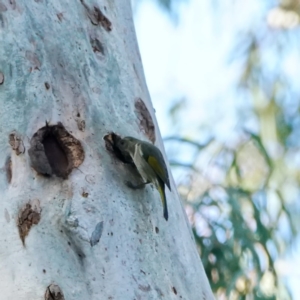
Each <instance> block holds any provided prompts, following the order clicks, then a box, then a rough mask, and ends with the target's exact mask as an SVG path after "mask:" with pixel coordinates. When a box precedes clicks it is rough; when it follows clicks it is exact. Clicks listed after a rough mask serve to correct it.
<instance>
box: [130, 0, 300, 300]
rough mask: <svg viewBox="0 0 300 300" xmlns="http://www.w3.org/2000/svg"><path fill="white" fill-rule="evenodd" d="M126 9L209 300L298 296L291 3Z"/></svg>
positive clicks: (239, 1)
mask: <svg viewBox="0 0 300 300" xmlns="http://www.w3.org/2000/svg"><path fill="white" fill-rule="evenodd" d="M132 5H133V10H134V18H135V25H136V31H137V36H138V41H139V46H140V51H141V56H142V60H143V65H144V70H145V74H146V79H147V84H148V88H149V91H150V94H151V97H152V102H153V105H154V108H155V109H156V116H157V119H158V122H159V125H160V130H161V133H162V136H163V138H164V143H165V149H166V152H167V155H168V159H169V161H170V164H171V167H172V173H173V176H174V178H175V180H176V183H177V186H178V191H179V192H180V195H181V198H182V200H183V202H184V204H185V207H186V212H187V215H188V217H189V220H190V223H191V226H192V229H193V232H194V236H195V241H196V243H197V248H198V250H199V255H200V256H201V259H202V262H203V265H204V268H205V270H206V274H207V276H208V278H209V281H210V284H211V287H212V289H213V291H214V293H215V295H216V299H300V296H299V295H300V270H299V269H300V268H299V266H300V255H299V253H300V243H299V235H298V228H299V223H300V218H299V215H300V214H299V213H300V203H299V196H300V195H299V191H300V190H299V181H300V151H299V150H300V113H299V112H300V107H299V106H300V103H299V100H300V47H299V46H300V26H299V25H300V17H299V15H300V1H299V0H282V1H279V0H277V1H275V0H265V1H262V0H222V1H220V0H133V3H132ZM199 297H200V296H199Z"/></svg>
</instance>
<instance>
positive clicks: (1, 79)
mask: <svg viewBox="0 0 300 300" xmlns="http://www.w3.org/2000/svg"><path fill="white" fill-rule="evenodd" d="M3 83H4V74H3V73H2V72H0V85H1V84H3Z"/></svg>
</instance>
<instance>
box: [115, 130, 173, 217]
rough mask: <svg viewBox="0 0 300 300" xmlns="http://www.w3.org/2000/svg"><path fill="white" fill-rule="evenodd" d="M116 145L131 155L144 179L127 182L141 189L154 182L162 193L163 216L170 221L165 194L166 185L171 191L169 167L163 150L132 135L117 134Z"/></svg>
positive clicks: (125, 153) (124, 153) (122, 151)
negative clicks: (122, 135)
mask: <svg viewBox="0 0 300 300" xmlns="http://www.w3.org/2000/svg"><path fill="white" fill-rule="evenodd" d="M115 146H116V147H117V149H118V150H119V151H120V152H121V154H122V155H123V156H124V157H125V158H127V160H128V156H130V157H131V159H132V161H133V163H134V165H135V166H136V168H137V171H138V173H139V174H140V176H141V177H142V179H143V183H142V184H133V183H132V182H128V181H127V182H126V183H127V185H128V186H129V187H130V188H133V189H139V188H142V187H144V186H145V185H146V184H148V183H152V184H154V186H155V187H156V189H157V190H158V192H159V194H160V198H161V201H162V205H163V216H164V218H165V220H166V221H168V218H169V214H168V206H167V199H166V194H165V185H166V186H167V187H168V189H169V190H170V191H171V186H170V180H169V174H168V169H167V166H166V163H165V160H164V158H163V155H162V153H161V151H160V150H159V149H158V148H157V147H156V146H154V145H152V144H151V143H148V142H146V141H142V140H139V139H136V138H134V137H131V136H127V137H124V138H121V137H119V136H115Z"/></svg>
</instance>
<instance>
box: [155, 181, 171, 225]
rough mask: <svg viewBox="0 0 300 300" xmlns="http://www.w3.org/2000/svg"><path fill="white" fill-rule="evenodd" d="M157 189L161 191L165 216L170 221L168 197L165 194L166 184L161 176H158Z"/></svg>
mask: <svg viewBox="0 0 300 300" xmlns="http://www.w3.org/2000/svg"><path fill="white" fill-rule="evenodd" d="M157 189H158V191H159V194H160V198H161V202H162V205H163V208H164V218H165V219H166V221H168V218H169V214H168V206H167V198H166V194H165V184H164V182H163V181H162V180H161V179H160V178H158V186H157Z"/></svg>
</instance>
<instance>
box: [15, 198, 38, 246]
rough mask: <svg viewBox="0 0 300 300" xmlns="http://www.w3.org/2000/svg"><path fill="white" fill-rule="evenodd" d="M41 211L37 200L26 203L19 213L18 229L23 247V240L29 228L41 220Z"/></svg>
mask: <svg viewBox="0 0 300 300" xmlns="http://www.w3.org/2000/svg"><path fill="white" fill-rule="evenodd" d="M41 211H42V210H41V208H40V202H39V200H35V201H32V203H27V204H26V206H25V207H24V208H23V209H21V211H20V213H19V218H18V228H19V234H20V238H21V240H22V243H23V245H24V246H25V238H26V236H27V235H28V233H29V231H30V228H31V226H32V225H36V224H38V223H39V221H40V219H41Z"/></svg>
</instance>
